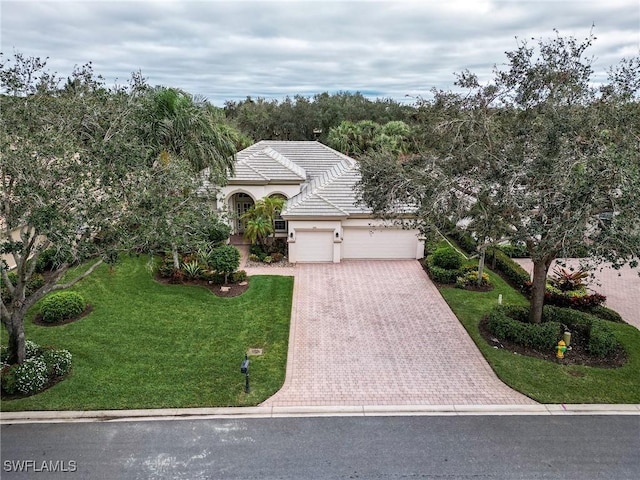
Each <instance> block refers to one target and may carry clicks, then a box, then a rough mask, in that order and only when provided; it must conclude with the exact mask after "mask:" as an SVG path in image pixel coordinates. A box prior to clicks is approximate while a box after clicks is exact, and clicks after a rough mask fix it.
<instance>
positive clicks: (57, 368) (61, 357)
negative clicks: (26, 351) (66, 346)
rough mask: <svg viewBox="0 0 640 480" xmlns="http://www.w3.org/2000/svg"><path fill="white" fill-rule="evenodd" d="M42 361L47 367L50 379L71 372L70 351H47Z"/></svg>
mask: <svg viewBox="0 0 640 480" xmlns="http://www.w3.org/2000/svg"><path fill="white" fill-rule="evenodd" d="M41 358H42V360H44V362H45V363H46V365H47V370H48V372H49V376H50V377H61V376H63V375H66V374H67V373H69V370H71V358H72V356H71V352H69V350H54V349H49V350H45V351H44V352H43V354H42V357H41Z"/></svg>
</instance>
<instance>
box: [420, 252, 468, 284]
mask: <svg viewBox="0 0 640 480" xmlns="http://www.w3.org/2000/svg"><path fill="white" fill-rule="evenodd" d="M425 266H426V267H427V273H428V274H429V277H430V278H431V280H433V281H434V282H436V283H442V284H451V283H456V280H457V278H458V276H459V275H460V270H447V269H445V268H441V267H438V266H437V265H434V264H433V261H432V256H431V255H429V256H428V257H427V258H426V259H425Z"/></svg>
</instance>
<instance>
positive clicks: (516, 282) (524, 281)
mask: <svg viewBox="0 0 640 480" xmlns="http://www.w3.org/2000/svg"><path fill="white" fill-rule="evenodd" d="M486 259H487V262H491V263H492V265H493V266H494V268H495V269H496V270H498V271H499V272H500V273H502V275H503V276H504V277H505V278H506V280H507V281H508V282H509V284H510V285H511V286H512V287H514V288H516V289H517V290H520V291H528V290H529V288H530V285H531V276H530V275H529V272H527V271H526V270H525V269H524V268H522V267H521V266H520V265H518V264H517V263H516V262H514V261H513V260H512V259H511V258H509V257H508V256H507V255H506V254H505V253H504V252H502V251H501V250H499V249H497V248H491V249H488V250H487V258H486Z"/></svg>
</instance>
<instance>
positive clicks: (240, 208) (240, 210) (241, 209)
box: [236, 200, 253, 235]
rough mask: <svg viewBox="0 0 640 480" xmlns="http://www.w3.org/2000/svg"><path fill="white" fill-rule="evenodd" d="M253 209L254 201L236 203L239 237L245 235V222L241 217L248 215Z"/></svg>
mask: <svg viewBox="0 0 640 480" xmlns="http://www.w3.org/2000/svg"><path fill="white" fill-rule="evenodd" d="M251 207H253V202H252V201H246V200H238V201H237V202H236V213H237V214H238V224H237V226H236V228H237V231H238V234H239V235H242V234H243V233H244V227H245V221H244V220H242V218H240V217H241V216H242V215H244V214H245V213H247V210H249V209H250V208H251Z"/></svg>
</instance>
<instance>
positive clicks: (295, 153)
mask: <svg viewBox="0 0 640 480" xmlns="http://www.w3.org/2000/svg"><path fill="white" fill-rule="evenodd" d="M359 180H360V172H359V170H358V164H357V162H356V161H355V160H354V159H352V158H350V157H347V156H346V155H343V154H341V153H340V152H337V151H335V150H333V149H331V148H329V147H327V146H326V145H323V144H322V143H319V142H309V141H274V140H263V141H260V142H258V143H256V144H254V145H252V146H250V147H248V148H246V149H244V150H242V151H240V152H238V154H237V157H236V167H235V174H234V176H233V177H232V178H231V179H230V180H229V183H235V184H238V183H250V182H255V183H263V182H264V183H280V182H287V183H291V182H298V183H300V184H301V192H300V193H299V194H298V195H296V196H294V197H292V198H290V199H289V200H288V201H287V203H286V205H285V207H284V210H283V212H282V215H283V217H284V218H296V217H298V218H300V217H347V216H349V215H358V214H361V215H367V214H369V213H371V212H370V210H369V209H368V208H366V207H364V206H361V205H356V195H355V187H356V184H357V182H358V181H359Z"/></svg>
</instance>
